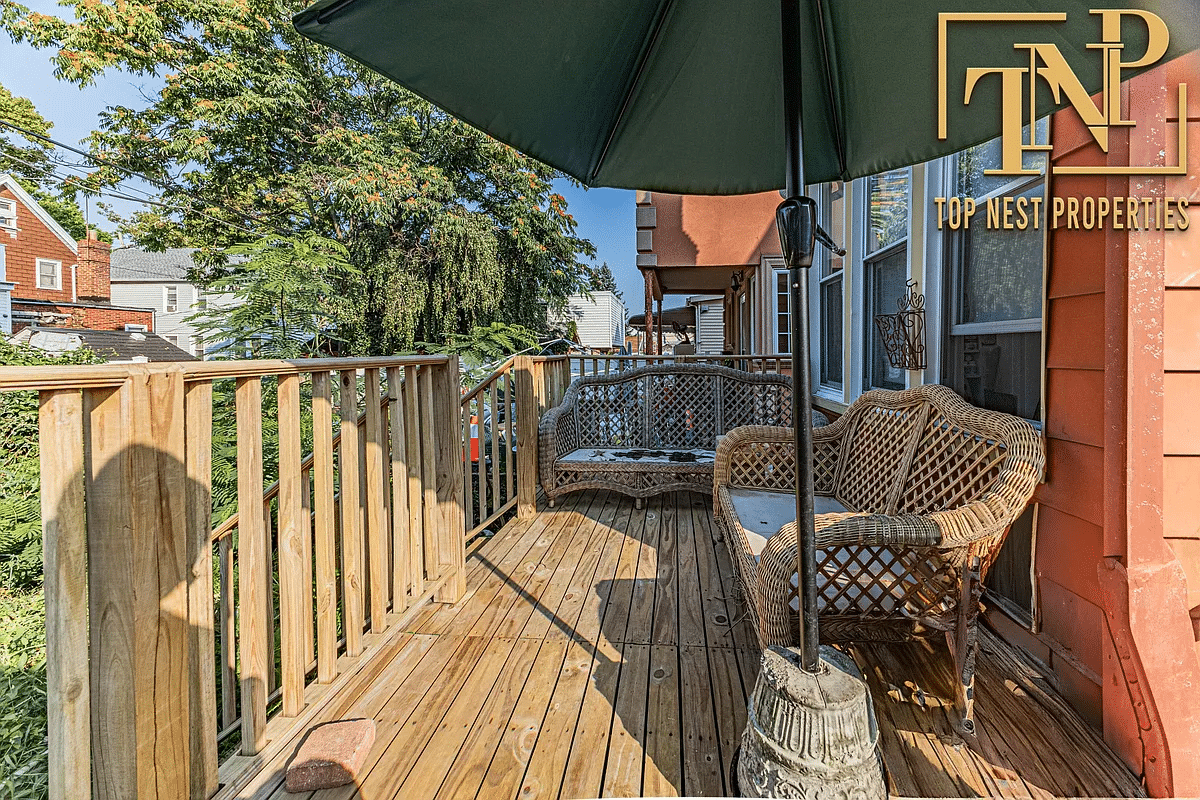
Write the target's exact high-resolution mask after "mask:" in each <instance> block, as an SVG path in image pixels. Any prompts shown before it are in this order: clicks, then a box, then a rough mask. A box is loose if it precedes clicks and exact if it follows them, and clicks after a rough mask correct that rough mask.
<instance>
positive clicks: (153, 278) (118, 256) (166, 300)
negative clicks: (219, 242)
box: [111, 247, 237, 358]
mask: <svg viewBox="0 0 1200 800" xmlns="http://www.w3.org/2000/svg"><path fill="white" fill-rule="evenodd" d="M194 252H195V248H190V247H177V248H172V249H169V250H165V251H163V252H161V253H152V252H149V251H147V250H143V249H141V248H139V247H126V248H121V249H117V250H113V251H112V269H111V275H112V298H113V302H114V303H119V304H121V305H130V306H145V307H149V308H153V309H154V311H155V314H154V331H155V333H157V334H158V335H159V336H161V337H163V338H164V339H166V340H167V341H168V342H170V343H171V344H173V345H175V346H176V347H179V348H181V349H183V350H186V351H187V352H189V353H191V354H193V355H195V356H196V357H197V358H204V357H205V352H206V350H208V351H210V352H211V350H212V349H213V348H212V346H211V345H213V344H215V343H212V342H210V343H208V344H209V346H208V347H206V345H205V342H204V338H203V336H201V334H200V332H199V331H198V330H197V329H196V326H195V325H194V324H193V323H191V322H189V321H188V319H189V318H190V317H191V316H192V315H193V314H195V313H196V312H198V311H201V310H203V309H205V308H208V307H216V308H221V307H229V306H231V305H233V304H235V303H236V302H237V300H236V298H235V297H234V296H233V295H231V294H212V293H208V292H205V291H204V290H203V289H201V288H200V287H199V286H197V285H196V284H194V283H191V282H189V281H188V274H189V271H190V270H191V269H192V267H193V266H194V262H193V261H192V253H194Z"/></svg>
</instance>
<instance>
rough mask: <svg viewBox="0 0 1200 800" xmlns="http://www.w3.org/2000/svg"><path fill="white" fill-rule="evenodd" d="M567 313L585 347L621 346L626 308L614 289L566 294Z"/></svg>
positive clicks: (612, 348) (610, 347)
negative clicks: (610, 290) (584, 293)
mask: <svg viewBox="0 0 1200 800" xmlns="http://www.w3.org/2000/svg"><path fill="white" fill-rule="evenodd" d="M567 314H568V319H569V320H573V321H574V322H575V329H576V331H577V332H578V334H579V343H580V344H581V345H583V346H584V347H590V348H592V349H594V350H620V349H621V347H622V346H624V344H625V318H626V317H627V316H628V312H627V311H626V310H625V304H624V303H622V302H621V298H619V297H617V295H616V293H615V292H591V293H590V294H587V295H583V294H573V295H571V296H570V297H568V298H567Z"/></svg>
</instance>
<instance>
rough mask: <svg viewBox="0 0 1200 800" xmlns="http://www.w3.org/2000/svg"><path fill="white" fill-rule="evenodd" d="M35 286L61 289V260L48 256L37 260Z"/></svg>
mask: <svg viewBox="0 0 1200 800" xmlns="http://www.w3.org/2000/svg"><path fill="white" fill-rule="evenodd" d="M37 288H39V289H54V290H58V291H61V290H62V262H61V261H52V260H51V259H49V258H39V259H38V260H37Z"/></svg>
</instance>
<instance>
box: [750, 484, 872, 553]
mask: <svg viewBox="0 0 1200 800" xmlns="http://www.w3.org/2000/svg"><path fill="white" fill-rule="evenodd" d="M729 500H730V502H731V503H732V504H733V510H734V512H735V513H736V514H737V516H738V522H740V523H741V525H742V527H743V528H745V529H746V538H747V539H748V540H749V542H750V552H752V553H753V554H754V557H755V558H758V554H759V553H761V552H762V551H763V548H764V547H766V546H767V539H770V538H771V537H772V536H774V535H775V534H776V533H778V532H779V529H780V528H782V527H783V526H784V525H787V524H788V523H789V522H793V521H795V519H796V496H795V495H794V494H784V493H783V492H764V491H761V490H758V489H730V490H729ZM813 501H814V502H813V506H814V510H815V511H816V513H818V514H842V513H845V512H847V511H849V510H850V509H848V508H846V507H845V506H844V505H842V504H841V503H839V502H838V501H837V500H835V499H834V498H832V497H823V496H821V495H817V496H816V497H814V498H813Z"/></svg>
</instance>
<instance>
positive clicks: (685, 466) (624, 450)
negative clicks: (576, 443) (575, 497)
mask: <svg viewBox="0 0 1200 800" xmlns="http://www.w3.org/2000/svg"><path fill="white" fill-rule="evenodd" d="M716 455H717V454H716V453H715V452H714V451H712V450H698V449H693V450H665V449H664V450H654V449H650V448H644V447H642V448H629V447H581V448H579V449H578V450H572V451H571V452H570V453H567V454H566V455H564V456H561V457H560V458H559V459H558V460H557V461H556V462H555V463H556V465H557V466H559V467H560V468H564V469H571V470H581V469H583V470H595V471H597V472H631V471H637V470H638V468H639V466H641V467H642V468H646V469H661V468H664V467H669V468H671V469H673V470H678V471H683V472H686V471H692V470H695V471H701V472H708V473H709V474H712V469H713V462H714V461H715V460H716Z"/></svg>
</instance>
